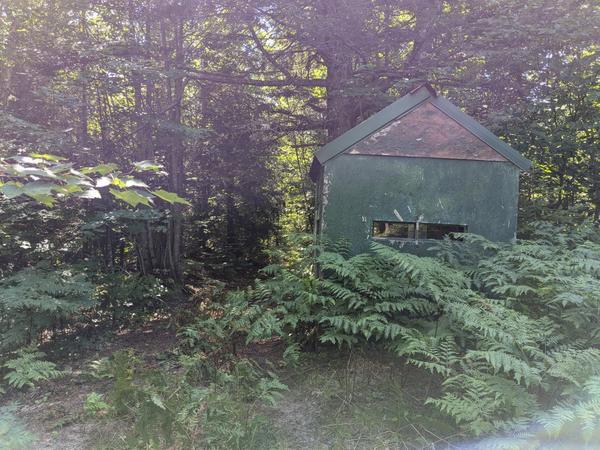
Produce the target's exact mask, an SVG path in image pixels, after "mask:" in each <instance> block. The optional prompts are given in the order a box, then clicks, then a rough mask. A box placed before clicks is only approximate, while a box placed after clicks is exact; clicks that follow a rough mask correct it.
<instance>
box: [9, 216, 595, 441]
mask: <svg viewBox="0 0 600 450" xmlns="http://www.w3.org/2000/svg"><path fill="white" fill-rule="evenodd" d="M282 261H284V262H282V263H281V264H277V265H271V266H268V267H266V268H265V269H264V270H263V275H262V276H261V278H260V279H258V280H256V282H255V283H254V284H253V286H251V287H249V288H247V289H244V290H239V291H235V292H232V293H230V294H229V295H227V296H224V297H223V298H222V299H221V301H219V300H218V299H216V298H213V299H205V300H204V301H203V302H201V304H200V305H199V306H198V310H199V313H198V314H197V316H196V317H195V318H189V317H184V318H182V319H181V320H180V322H181V323H180V331H179V346H178V347H177V349H175V350H174V352H172V354H170V355H169V356H168V357H167V358H165V359H164V361H162V362H160V364H158V365H157V366H148V365H147V364H146V363H144V361H143V360H142V359H140V358H138V357H137V356H136V355H135V354H133V353H131V352H120V353H116V354H114V355H113V356H112V357H110V358H109V359H105V360H101V361H100V362H98V363H97V364H96V365H95V367H93V368H92V370H91V372H90V374H91V375H93V376H94V377H99V378H106V379H109V380H110V383H111V386H112V387H111V388H110V390H109V392H108V393H107V394H106V395H101V394H97V393H92V394H91V395H90V396H89V397H88V400H87V402H86V405H85V409H86V411H88V413H89V414H91V415H92V416H94V417H95V418H97V419H105V418H112V419H116V420H120V421H122V423H124V424H127V426H128V430H129V431H127V432H125V433H122V434H120V435H119V440H117V441H114V440H113V441H111V442H107V443H105V445H107V446H109V447H110V448H114V447H123V448H164V447H165V446H167V447H169V448H207V447H208V448H267V447H272V446H276V445H277V443H276V441H275V437H274V434H273V433H272V432H271V431H270V425H269V421H268V420H267V419H266V418H265V417H264V415H263V414H262V409H263V408H264V407H265V406H266V405H269V404H273V403H274V402H275V401H276V399H277V397H278V395H279V394H280V393H281V392H282V391H284V390H285V389H286V387H285V385H283V384H282V383H281V382H280V381H279V380H278V379H277V377H276V376H275V375H274V374H273V373H271V372H269V371H268V370H266V369H265V367H267V366H264V365H263V367H260V366H258V365H257V364H256V363H253V362H250V361H249V360H246V359H244V358H241V357H239V356H236V355H235V354H236V351H237V350H238V348H239V347H240V346H242V345H244V341H245V342H246V343H250V342H256V341H260V340H263V339H272V338H278V339H280V340H282V341H284V342H285V343H286V350H285V351H284V352H283V356H282V361H281V362H280V364H282V365H287V366H289V367H293V366H294V365H295V364H296V363H297V362H298V360H299V359H300V358H301V356H302V352H303V351H306V350H319V348H321V347H324V346H328V347H339V348H342V349H348V348H349V349H360V348H365V347H366V346H370V347H371V348H372V346H376V347H380V348H381V349H382V350H383V349H385V350H386V351H387V352H389V353H390V354H392V355H396V357H397V358H398V361H399V362H402V363H403V364H408V365H410V366H414V370H422V371H423V373H424V374H426V373H427V372H428V373H429V374H428V375H424V377H423V380H426V379H427V380H429V381H427V383H428V384H432V383H433V385H435V388H434V389H431V390H430V391H429V397H428V398H426V400H425V403H426V404H427V405H429V407H435V408H437V409H438V410H439V412H440V413H441V414H445V415H447V416H448V418H449V419H450V420H452V421H454V422H455V423H456V425H457V426H458V427H459V428H460V429H462V430H463V437H464V436H467V437H468V436H471V437H472V438H473V439H475V440H476V442H478V444H477V445H478V446H480V447H483V448H489V447H492V446H493V447H500V448H508V447H510V448H523V447H524V446H527V448H536V447H543V446H544V445H545V444H547V443H548V442H551V441H552V442H554V441H555V440H556V439H562V440H563V441H564V442H568V443H569V445H586V444H589V443H593V442H596V441H597V440H598V439H599V438H600V350H599V349H598V344H599V339H600V332H599V331H600V328H599V324H600V236H599V234H598V230H597V228H596V227H595V226H594V225H592V224H588V223H584V224H583V225H578V226H571V225H570V224H568V223H566V224H558V225H557V224H554V225H552V224H550V223H549V222H537V223H533V224H531V225H530V226H529V227H528V230H527V239H525V240H520V241H517V242H516V243H510V244H509V243H506V244H499V243H493V242H489V241H487V240H485V239H483V238H481V237H479V236H475V235H470V234H466V235H462V239H461V240H460V241H457V240H447V241H442V242H440V243H439V244H438V245H437V246H436V247H435V248H434V249H432V254H431V257H419V256H415V255H412V254H409V253H404V252H400V251H398V250H395V249H392V248H390V247H387V246H384V245H381V244H376V243H374V244H373V245H372V249H371V252H369V253H365V254H360V255H356V256H350V255H349V252H348V250H347V248H346V246H345V245H344V244H343V243H337V244H335V245H328V246H317V245H314V244H313V243H311V242H310V240H309V239H307V240H305V241H302V240H300V241H299V242H297V243H296V245H295V246H294V247H293V251H292V252H287V253H286V258H282ZM32 288H35V286H32ZM150 288H152V286H151V287H150ZM13 289H14V288H13ZM121 289H125V290H126V289H127V287H122V288H121ZM134 290H135V289H134ZM9 292H10V291H9ZM64 292H65V293H69V292H72V291H70V290H67V289H65V290H64ZM115 292H119V291H115ZM121 297H123V298H126V297H129V296H128V295H127V293H126V292H124V293H123V294H122V295H121ZM121 297H119V295H113V296H112V297H111V298H113V299H119V298H121ZM65 298H66V297H65ZM115 301H116V302H117V303H119V302H121V301H117V300H115ZM123 302H125V303H127V302H126V301H125V300H123ZM13 361H16V362H13V363H12V364H11V363H10V362H9V363H5V366H4V370H5V374H4V376H5V379H6V381H8V382H9V383H11V382H12V385H13V386H14V387H23V386H26V385H31V384H33V383H37V382H39V381H40V380H43V379H45V378H52V377H54V376H60V372H59V371H58V369H57V368H56V367H54V366H53V365H51V364H50V365H48V364H49V363H47V362H45V361H42V360H40V355H39V353H35V352H34V351H33V350H30V351H25V352H21V353H19V354H17V357H16V358H15V359H14V360H13ZM36 367H37V369H36ZM36 370H37V371H36ZM17 383H18V384H19V386H17V385H16V384H17ZM3 417H4V419H2V420H3V423H4V424H6V423H8V420H9V419H10V420H14V416H11V415H10V412H9V411H7V412H5V413H4V416H3ZM15 429H16V428H15ZM19 430H20V429H19ZM19 432H20V433H21V431H19ZM19 436H20V435H19ZM19 436H16V437H14V439H15V440H17V439H19ZM23 439H25V438H23Z"/></svg>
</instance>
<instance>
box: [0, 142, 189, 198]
mask: <svg viewBox="0 0 600 450" xmlns="http://www.w3.org/2000/svg"><path fill="white" fill-rule="evenodd" d="M65 161H66V158H63V157H60V156H55V155H49V154H39V153H34V154H32V155H31V156H22V155H17V156H10V157H8V158H0V192H1V193H2V194H3V195H4V198H5V199H6V200H11V199H13V198H17V197H20V196H27V197H29V198H31V199H33V200H35V201H36V202H39V203H42V204H43V205H45V206H48V207H52V206H54V203H55V202H56V200H57V199H58V198H66V197H71V196H74V197H79V198H83V199H99V198H101V197H102V194H101V190H99V189H102V188H106V187H108V186H115V188H109V189H108V192H110V194H112V196H113V197H114V198H116V199H118V200H121V201H123V202H125V203H126V204H128V205H130V206H132V207H134V208H135V207H136V206H138V205H139V204H142V205H145V206H152V205H153V204H154V198H155V197H158V198H160V199H161V200H164V201H166V202H168V203H171V204H172V203H181V204H185V205H189V202H188V201H187V200H185V199H183V198H181V197H179V196H178V195H177V194H175V193H173V192H168V191H165V190H164V189H158V190H156V191H151V190H150V188H149V187H148V185H147V184H146V183H145V182H144V181H142V180H138V179H135V178H133V177H132V176H129V175H122V174H121V173H119V172H118V170H119V167H118V166H117V165H116V164H112V163H110V164H98V165H96V166H94V167H84V168H82V169H81V170H77V169H75V168H74V165H73V164H72V163H69V162H65ZM134 166H135V168H136V170H138V171H151V172H154V171H156V170H155V169H156V167H157V165H156V164H151V163H149V162H148V161H142V162H140V163H134ZM93 174H97V175H100V177H98V178H97V179H94V178H92V177H91V175H93Z"/></svg>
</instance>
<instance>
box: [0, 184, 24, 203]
mask: <svg viewBox="0 0 600 450" xmlns="http://www.w3.org/2000/svg"><path fill="white" fill-rule="evenodd" d="M22 186H23V185H22V184H21V183H12V182H10V183H6V184H5V185H4V186H2V187H0V192H2V194H3V195H4V197H6V198H7V199H11V198H15V197H18V196H19V195H21V194H23V188H22Z"/></svg>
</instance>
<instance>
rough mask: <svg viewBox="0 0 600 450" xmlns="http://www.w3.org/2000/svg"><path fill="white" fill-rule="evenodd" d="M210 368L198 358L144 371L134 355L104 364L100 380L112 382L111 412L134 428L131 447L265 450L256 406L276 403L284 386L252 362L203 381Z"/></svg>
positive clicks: (124, 353)
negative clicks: (108, 378) (252, 449)
mask: <svg viewBox="0 0 600 450" xmlns="http://www.w3.org/2000/svg"><path fill="white" fill-rule="evenodd" d="M206 364H207V362H206V360H205V358H204V357H203V355H201V354H197V355H195V356H187V355H184V356H182V357H180V359H179V360H178V361H176V362H172V363H170V364H168V365H167V366H165V367H163V368H146V367H144V366H143V364H142V362H141V361H140V360H139V359H138V358H137V357H136V356H135V354H134V353H133V352H131V351H120V352H116V353H115V354H113V355H112V356H111V357H110V358H109V359H108V360H106V361H105V362H103V363H102V364H100V371H101V375H102V376H103V377H106V375H107V374H108V375H109V376H110V377H111V378H112V379H113V380H114V384H113V387H112V389H111V391H110V393H109V395H108V398H107V403H108V404H109V405H110V409H111V410H112V411H114V413H115V415H116V416H117V417H121V418H122V419H123V418H128V419H129V420H131V421H132V422H133V424H134V430H133V434H132V435H131V436H129V439H128V440H127V448H132V447H137V446H140V447H142V448H147V446H150V447H153V446H155V447H158V448H165V447H175V448H207V447H208V448H238V449H242V448H244V449H246V448H264V445H265V442H263V440H264V439H266V438H267V437H266V433H265V428H266V422H265V420H264V419H263V418H262V417H261V416H260V414H258V406H259V405H261V404H265V403H273V402H274V401H275V400H276V397H277V395H278V392H280V391H281V390H283V389H285V388H286V387H285V385H283V384H281V383H280V382H279V381H278V380H277V378H275V377H274V376H272V375H271V374H264V373H262V372H261V371H260V370H259V369H258V368H257V367H256V366H255V365H253V364H252V363H250V362H249V361H245V360H242V361H239V362H237V363H235V364H233V365H232V367H231V368H230V370H228V371H224V370H218V369H216V368H213V370H212V371H210V373H211V376H210V377H204V374H206V373H207V371H206V370H205V369H204V368H203V367H204V366H205V365H206ZM95 403H97V402H95Z"/></svg>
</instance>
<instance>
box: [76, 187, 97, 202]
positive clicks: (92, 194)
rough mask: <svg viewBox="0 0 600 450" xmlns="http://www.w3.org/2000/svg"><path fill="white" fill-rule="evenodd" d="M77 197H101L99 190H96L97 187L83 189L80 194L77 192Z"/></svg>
mask: <svg viewBox="0 0 600 450" xmlns="http://www.w3.org/2000/svg"><path fill="white" fill-rule="evenodd" d="M77 197H79V198H89V199H92V198H102V196H101V195H100V191H98V189H94V188H90V189H88V190H86V191H83V192H82V193H80V194H77Z"/></svg>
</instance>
